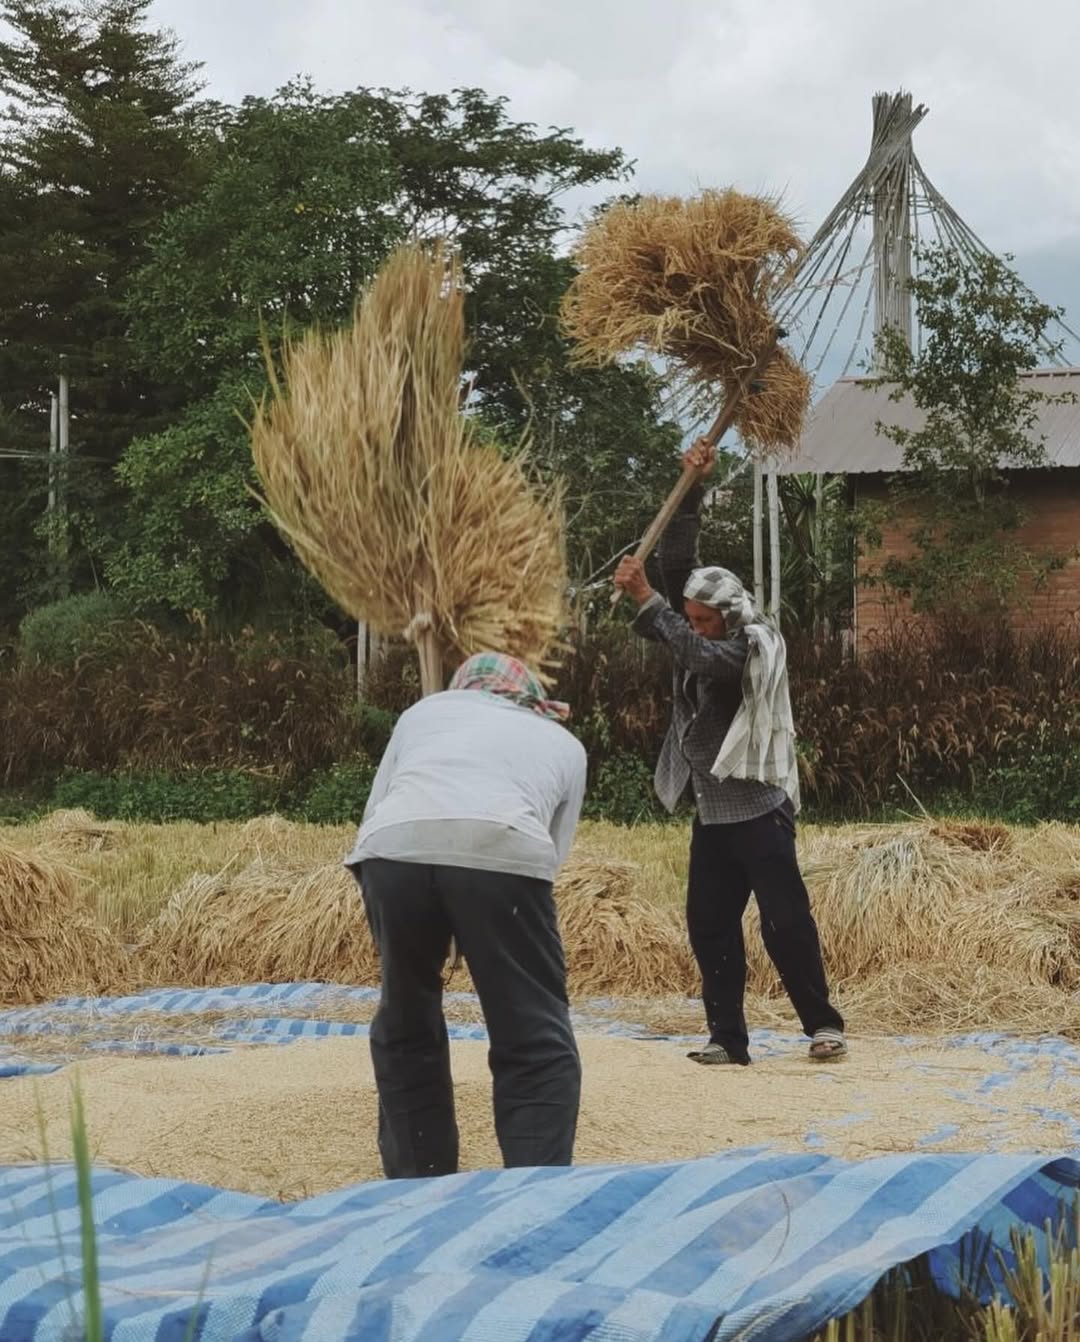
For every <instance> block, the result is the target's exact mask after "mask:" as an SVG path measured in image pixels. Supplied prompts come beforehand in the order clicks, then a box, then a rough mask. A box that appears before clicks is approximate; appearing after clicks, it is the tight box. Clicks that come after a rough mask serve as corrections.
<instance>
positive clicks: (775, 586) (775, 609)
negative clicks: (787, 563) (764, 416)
mask: <svg viewBox="0 0 1080 1342" xmlns="http://www.w3.org/2000/svg"><path fill="white" fill-rule="evenodd" d="M768 485H769V612H770V614H771V615H772V617H773V619H774V620H775V621H776V623H777V624H778V625H779V623H780V480H779V477H778V476H777V472H776V460H775V458H773V459H772V460H771V461H770V462H769V471H768Z"/></svg>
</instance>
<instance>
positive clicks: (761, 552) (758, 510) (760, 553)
mask: <svg viewBox="0 0 1080 1342" xmlns="http://www.w3.org/2000/svg"><path fill="white" fill-rule="evenodd" d="M763 494H764V491H763V489H762V473H761V462H760V461H755V462H754V511H753V527H754V601H755V603H756V604H757V608H758V610H764V608H765V547H764V540H763V537H762V523H763V520H764V512H765V509H764V497H763Z"/></svg>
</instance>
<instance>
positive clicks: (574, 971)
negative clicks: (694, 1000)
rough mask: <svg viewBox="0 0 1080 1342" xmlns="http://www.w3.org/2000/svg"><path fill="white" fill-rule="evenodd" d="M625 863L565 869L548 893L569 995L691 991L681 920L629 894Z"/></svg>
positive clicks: (633, 882)
mask: <svg viewBox="0 0 1080 1342" xmlns="http://www.w3.org/2000/svg"><path fill="white" fill-rule="evenodd" d="M637 876H638V869H637V868H636V867H635V866H634V865H633V864H632V863H627V862H602V861H597V860H583V859H578V860H577V861H574V862H571V863H569V864H568V865H567V866H566V867H565V868H564V870H563V873H562V875H561V876H560V878H559V882H558V885H557V886H556V891H555V893H556V898H557V901H558V906H559V925H560V927H561V929H562V937H563V945H564V947H565V950H566V960H567V969H568V972H569V984H570V991H571V992H572V993H575V994H581V995H589V994H607V993H617V994H619V995H620V996H636V995H641V996H652V995H653V994H658V993H660V994H666V993H672V992H680V991H682V992H688V991H692V990H693V986H694V983H695V981H696V975H697V971H696V969H695V968H694V961H693V957H692V956H691V954H690V948H689V946H688V945H687V941H686V934H685V932H684V930H683V926H682V919H681V917H680V915H679V914H677V913H676V912H675V911H674V910H673V909H664V908H658V907H657V905H656V904H652V903H650V902H649V901H648V900H647V899H645V898H643V897H642V896H641V895H640V894H639V893H637V890H636V886H637Z"/></svg>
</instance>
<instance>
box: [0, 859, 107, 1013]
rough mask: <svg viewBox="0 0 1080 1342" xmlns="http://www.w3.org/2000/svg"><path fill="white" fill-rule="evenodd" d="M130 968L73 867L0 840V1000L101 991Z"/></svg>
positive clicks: (25, 1000) (31, 999) (24, 1000)
mask: <svg viewBox="0 0 1080 1342" xmlns="http://www.w3.org/2000/svg"><path fill="white" fill-rule="evenodd" d="M129 974H130V969H129V963H128V956H127V954H126V952H125V950H124V948H123V946H122V945H121V944H120V942H119V941H118V940H117V939H116V937H115V936H114V935H113V933H112V932H111V931H110V930H109V929H108V928H106V927H103V926H102V925H101V924H100V923H99V922H98V921H97V919H96V918H95V917H94V915H93V913H92V911H91V910H90V908H89V907H88V906H87V904H86V902H85V901H84V899H83V896H82V893H81V891H80V890H79V888H78V885H77V881H76V877H75V875H74V873H73V872H72V871H71V870H70V869H69V868H68V867H67V866H65V865H64V864H63V863H62V862H60V861H59V860H58V859H57V857H56V856H55V855H50V854H49V853H48V852H46V851H42V850H39V851H37V852H29V853H27V852H20V851H19V850H17V849H15V848H12V847H10V846H9V845H8V844H6V843H2V842H0V1002H2V1003H4V1004H5V1005H9V1004H23V1003H31V1002H41V1001H46V1000H48V999H49V998H51V997H56V996H58V995H59V994H61V993H70V992H86V993H106V992H110V991H115V990H117V989H119V988H121V987H123V986H125V984H126V983H127V982H128V981H129Z"/></svg>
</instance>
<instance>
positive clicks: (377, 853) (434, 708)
mask: <svg viewBox="0 0 1080 1342" xmlns="http://www.w3.org/2000/svg"><path fill="white" fill-rule="evenodd" d="M585 773H586V760H585V750H584V748H583V747H582V745H581V742H580V741H578V740H577V739H576V738H575V737H574V736H572V735H571V734H570V732H568V731H567V730H566V728H565V727H563V726H561V725H560V724H559V723H558V722H555V721H554V720H553V719H550V718H544V717H541V715H540V714H538V713H534V712H533V711H532V710H531V709H527V708H521V707H519V706H518V705H517V704H514V703H511V702H510V701H509V700H505V699H498V698H495V697H494V696H492V695H488V694H483V693H481V692H479V691H477V690H447V691H445V692H444V693H442V694H433V695H430V696H429V697H428V698H426V699H421V700H420V702H419V703H416V704H414V705H413V706H412V707H411V708H409V709H407V710H406V711H405V712H404V713H403V714H402V715H401V717H400V718H399V719H398V723H397V726H396V727H395V729H394V733H393V735H392V736H391V738H390V744H389V745H388V746H387V748H386V753H385V754H384V755H383V758H382V762H381V763H380V765H379V769H378V772H377V773H376V775H375V781H374V783H373V785H372V789H371V795H370V797H369V798H368V804H367V807H366V809H365V811H364V819H363V823H362V824H361V826H360V832H359V834H358V835H357V840H356V845H355V847H354V848H353V851H352V852H351V853H350V854H349V856H348V858H347V859H346V865H347V866H354V865H355V864H356V863H359V862H363V861H365V860H367V859H369V858H384V859H392V860H394V861H398V862H423V863H431V864H433V865H439V866H449V867H472V868H476V869H480V870H485V871H505V872H509V873H512V874H514V875H520V876H530V877H533V878H535V879H537V880H544V881H551V880H554V878H555V874H556V872H557V871H558V869H559V867H560V866H561V865H562V863H563V862H564V861H565V860H566V857H567V855H568V854H569V852H570V846H571V844H572V843H573V840H574V832H575V830H576V829H577V823H578V819H579V817H580V814H581V805H582V801H583V800H584V796H585Z"/></svg>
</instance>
